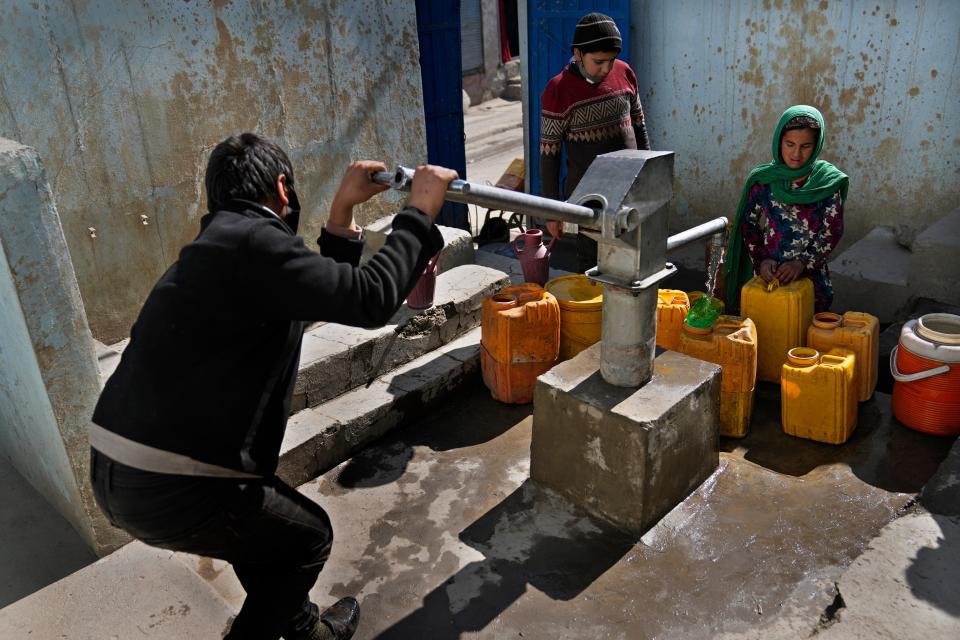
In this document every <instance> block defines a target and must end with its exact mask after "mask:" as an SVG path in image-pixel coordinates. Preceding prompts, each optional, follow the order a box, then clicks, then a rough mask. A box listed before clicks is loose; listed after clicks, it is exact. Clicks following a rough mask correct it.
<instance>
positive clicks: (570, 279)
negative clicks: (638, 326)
mask: <svg viewBox="0 0 960 640" xmlns="http://www.w3.org/2000/svg"><path fill="white" fill-rule="evenodd" d="M544 289H546V290H547V291H548V292H549V293H551V294H553V296H554V297H555V298H556V299H557V304H559V305H560V360H567V359H569V358H572V357H573V356H575V355H577V354H578V353H580V352H581V351H583V350H584V349H586V348H587V347H589V346H590V345H592V344H594V343H595V342H597V341H598V340H599V339H600V325H601V320H602V318H603V285H601V284H600V283H597V282H594V281H593V280H590V279H589V278H587V276H585V275H583V274H577V275H572V276H560V277H559V278H554V279H553V280H551V281H550V282H548V283H547V284H546V286H544Z"/></svg>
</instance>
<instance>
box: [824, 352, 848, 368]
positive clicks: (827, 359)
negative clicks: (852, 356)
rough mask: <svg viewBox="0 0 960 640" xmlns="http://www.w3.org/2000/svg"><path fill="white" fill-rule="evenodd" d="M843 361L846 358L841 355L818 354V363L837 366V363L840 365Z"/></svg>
mask: <svg viewBox="0 0 960 640" xmlns="http://www.w3.org/2000/svg"><path fill="white" fill-rule="evenodd" d="M844 361H846V358H843V357H841V356H833V355H830V354H829V353H825V354H823V355H822V356H820V364H825V365H831V366H839V365H842V364H843V363H844Z"/></svg>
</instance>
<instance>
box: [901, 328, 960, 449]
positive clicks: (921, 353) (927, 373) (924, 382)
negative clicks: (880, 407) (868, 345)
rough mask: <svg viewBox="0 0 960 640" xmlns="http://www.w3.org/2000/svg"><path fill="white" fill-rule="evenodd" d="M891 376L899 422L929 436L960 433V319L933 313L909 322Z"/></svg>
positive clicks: (903, 331)
mask: <svg viewBox="0 0 960 640" xmlns="http://www.w3.org/2000/svg"><path fill="white" fill-rule="evenodd" d="M890 373H891V374H893V379H894V383H893V415H894V417H895V418H896V419H897V420H899V421H900V422H901V423H903V425H904V426H906V427H909V428H911V429H914V430H916V431H922V432H924V433H930V434H934V435H940V436H956V435H960V316H956V315H953V314H949V313H931V314H927V315H925V316H922V317H921V318H918V319H914V320H910V321H908V322H907V323H905V324H904V325H903V329H901V330H900V341H899V343H898V344H897V346H896V347H894V348H893V351H891V352H890Z"/></svg>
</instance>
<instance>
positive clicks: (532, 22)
mask: <svg viewBox="0 0 960 640" xmlns="http://www.w3.org/2000/svg"><path fill="white" fill-rule="evenodd" d="M591 11H599V12H600V13H605V14H607V15H608V16H610V17H611V18H613V19H614V21H616V23H617V27H618V28H619V29H620V34H621V35H622V36H623V51H622V52H621V53H620V59H622V60H624V61H625V62H627V63H628V64H629V62H630V44H629V43H630V0H527V52H526V53H524V54H522V55H525V56H526V59H527V60H528V61H529V64H528V65H527V73H528V77H527V86H528V87H529V92H530V95H529V99H528V100H527V122H529V123H530V125H529V126H530V131H529V133H530V135H529V137H528V138H529V144H530V147H529V148H528V149H527V167H528V168H527V175H528V176H529V177H530V193H534V194H538V195H539V194H540V108H541V106H540V95H541V94H542V93H543V89H544V87H546V86H547V82H548V81H549V80H550V78H552V77H553V76H555V75H557V74H558V73H560V72H561V71H563V68H564V67H565V66H566V65H567V63H568V62H569V61H570V56H572V55H573V54H572V53H571V52H570V43H571V42H573V30H574V28H575V27H576V26H577V20H579V19H580V18H581V17H582V16H584V15H586V14H588V13H590V12H591ZM560 166H561V174H560V175H561V177H562V176H563V175H564V174H565V173H566V169H565V167H566V162H561V164H560ZM561 192H562V190H561Z"/></svg>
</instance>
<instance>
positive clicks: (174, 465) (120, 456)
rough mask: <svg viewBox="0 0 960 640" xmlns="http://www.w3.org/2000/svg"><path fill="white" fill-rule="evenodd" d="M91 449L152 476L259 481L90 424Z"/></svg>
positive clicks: (247, 474) (245, 474)
mask: <svg viewBox="0 0 960 640" xmlns="http://www.w3.org/2000/svg"><path fill="white" fill-rule="evenodd" d="M90 446H91V447H93V448H94V449H96V450H97V451H99V452H100V453H102V454H103V455H105V456H107V457H108V458H112V459H113V460H115V461H117V462H119V463H120V464H125V465H127V466H128V467H133V468H134V469H140V470H142V471H152V472H154V473H171V474H175V475H180V476H206V477H211V478H262V477H263V476H258V475H256V474H254V473H246V472H244V471H236V470H235V469H228V468H227V467H221V466H219V465H216V464H210V463H208V462H201V461H200V460H194V459H193V458H191V457H190V456H185V455H183V454H180V453H172V452H170V451H164V450H163V449H157V448H156V447H151V446H149V445H146V444H141V443H139V442H134V441H133V440H130V439H129V438H124V437H123V436H121V435H117V434H116V433H114V432H112V431H108V430H107V429H104V428H103V427H100V426H98V425H95V424H92V423H91V424H90Z"/></svg>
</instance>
